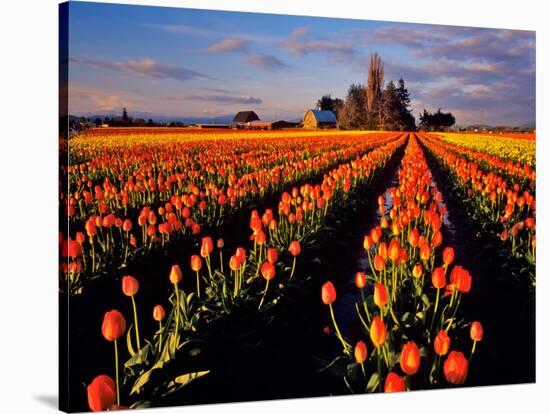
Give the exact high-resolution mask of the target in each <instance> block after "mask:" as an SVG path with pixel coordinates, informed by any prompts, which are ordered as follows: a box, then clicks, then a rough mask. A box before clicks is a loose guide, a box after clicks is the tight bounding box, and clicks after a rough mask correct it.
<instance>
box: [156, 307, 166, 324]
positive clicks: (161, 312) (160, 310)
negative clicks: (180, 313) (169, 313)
mask: <svg viewBox="0 0 550 414" xmlns="http://www.w3.org/2000/svg"><path fill="white" fill-rule="evenodd" d="M165 316H166V312H165V311H164V308H163V307H162V305H156V306H155V307H154V308H153V319H154V320H155V321H157V322H160V321H162V320H163V319H164V317H165Z"/></svg>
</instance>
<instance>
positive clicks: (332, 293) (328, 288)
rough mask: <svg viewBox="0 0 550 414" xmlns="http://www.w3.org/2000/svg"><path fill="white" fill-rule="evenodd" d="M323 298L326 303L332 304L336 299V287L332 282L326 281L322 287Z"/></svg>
mask: <svg viewBox="0 0 550 414" xmlns="http://www.w3.org/2000/svg"><path fill="white" fill-rule="evenodd" d="M321 299H322V301H323V303H324V304H325V305H330V304H332V303H333V302H334V301H335V300H336V289H335V288H334V285H333V284H332V282H326V283H325V284H324V285H323V287H322V288H321Z"/></svg>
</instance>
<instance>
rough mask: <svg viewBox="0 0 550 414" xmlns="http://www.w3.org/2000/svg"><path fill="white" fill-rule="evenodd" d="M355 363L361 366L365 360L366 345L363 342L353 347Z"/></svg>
mask: <svg viewBox="0 0 550 414" xmlns="http://www.w3.org/2000/svg"><path fill="white" fill-rule="evenodd" d="M354 355H355V362H357V363H358V364H362V363H363V362H365V360H366V359H367V344H365V343H364V342H363V341H359V342H357V344H356V345H355V352H354Z"/></svg>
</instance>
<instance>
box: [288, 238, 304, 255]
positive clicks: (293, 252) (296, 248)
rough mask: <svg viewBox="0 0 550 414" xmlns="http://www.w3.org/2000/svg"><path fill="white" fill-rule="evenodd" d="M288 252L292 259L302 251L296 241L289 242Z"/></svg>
mask: <svg viewBox="0 0 550 414" xmlns="http://www.w3.org/2000/svg"><path fill="white" fill-rule="evenodd" d="M288 251H289V252H290V254H291V255H292V256H294V257H296V256H298V255H299V254H300V252H301V251H302V250H301V247H300V242H299V241H297V240H294V241H293V242H291V243H290V246H289V247H288Z"/></svg>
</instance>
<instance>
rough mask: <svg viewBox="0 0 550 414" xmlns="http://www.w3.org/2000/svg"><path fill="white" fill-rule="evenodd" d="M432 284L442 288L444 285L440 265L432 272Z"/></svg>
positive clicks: (443, 276) (442, 271)
mask: <svg viewBox="0 0 550 414" xmlns="http://www.w3.org/2000/svg"><path fill="white" fill-rule="evenodd" d="M432 284H433V285H434V288H436V289H442V288H444V287H445V284H446V279H445V271H444V270H443V268H442V267H436V268H435V269H434V271H433V273H432Z"/></svg>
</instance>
